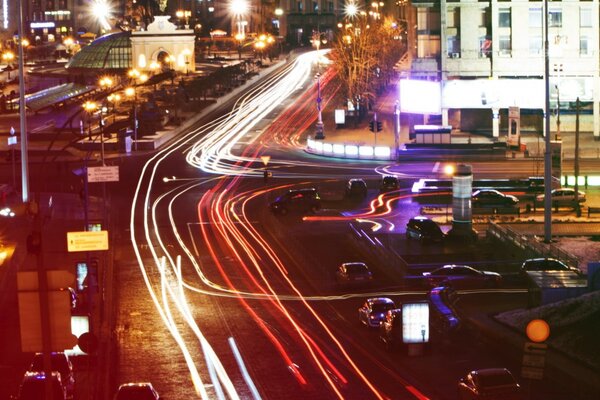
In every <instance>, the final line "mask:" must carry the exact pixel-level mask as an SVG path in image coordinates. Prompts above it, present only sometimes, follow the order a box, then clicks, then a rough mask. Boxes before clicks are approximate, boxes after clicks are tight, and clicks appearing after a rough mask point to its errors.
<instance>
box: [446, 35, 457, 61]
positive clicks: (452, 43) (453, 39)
mask: <svg viewBox="0 0 600 400" xmlns="http://www.w3.org/2000/svg"><path fill="white" fill-rule="evenodd" d="M447 44H448V57H449V58H458V57H460V40H459V38H458V37H457V36H448V38H447Z"/></svg>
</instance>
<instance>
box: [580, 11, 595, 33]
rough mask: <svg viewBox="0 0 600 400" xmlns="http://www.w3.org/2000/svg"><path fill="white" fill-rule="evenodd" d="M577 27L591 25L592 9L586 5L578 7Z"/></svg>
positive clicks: (589, 26) (588, 26)
mask: <svg viewBox="0 0 600 400" xmlns="http://www.w3.org/2000/svg"><path fill="white" fill-rule="evenodd" d="M579 27H580V28H591V27H592V9H591V8H588V7H582V8H580V9H579Z"/></svg>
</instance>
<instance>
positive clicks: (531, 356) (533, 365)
mask: <svg viewBox="0 0 600 400" xmlns="http://www.w3.org/2000/svg"><path fill="white" fill-rule="evenodd" d="M547 349H548V345H547V344H545V343H534V342H526V343H525V345H524V347H523V365H522V367H521V376H522V377H523V378H527V379H543V378H544V365H545V364H546V350H547Z"/></svg>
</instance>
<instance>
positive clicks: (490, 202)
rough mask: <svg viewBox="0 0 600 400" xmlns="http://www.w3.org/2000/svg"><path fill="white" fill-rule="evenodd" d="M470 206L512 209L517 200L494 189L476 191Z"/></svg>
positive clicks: (517, 202)
mask: <svg viewBox="0 0 600 400" xmlns="http://www.w3.org/2000/svg"><path fill="white" fill-rule="evenodd" d="M471 204H472V205H473V207H480V208H484V207H490V208H502V207H514V206H516V205H517V204H519V199H517V198H516V197H515V196H512V195H510V194H504V193H502V192H500V191H498V190H494V189H483V190H477V191H476V192H475V193H473V196H472V197H471Z"/></svg>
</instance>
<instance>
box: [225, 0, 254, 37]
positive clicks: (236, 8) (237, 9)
mask: <svg viewBox="0 0 600 400" xmlns="http://www.w3.org/2000/svg"><path fill="white" fill-rule="evenodd" d="M249 8H250V7H249V5H248V1H247V0H232V1H231V3H230V4H229V9H230V10H231V13H232V14H233V15H234V16H236V19H237V33H238V34H245V33H244V24H243V23H242V16H243V15H244V14H246V13H247V12H248V10H249Z"/></svg>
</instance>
